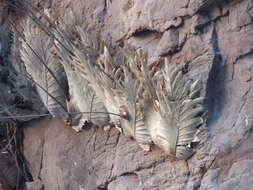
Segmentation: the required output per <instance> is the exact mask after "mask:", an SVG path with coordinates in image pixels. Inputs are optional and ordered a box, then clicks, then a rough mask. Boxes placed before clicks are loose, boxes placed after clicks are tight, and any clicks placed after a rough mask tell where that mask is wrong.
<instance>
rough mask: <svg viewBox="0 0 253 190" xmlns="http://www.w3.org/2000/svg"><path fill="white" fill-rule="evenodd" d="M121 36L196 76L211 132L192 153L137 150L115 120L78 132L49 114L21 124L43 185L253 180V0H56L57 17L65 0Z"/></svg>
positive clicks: (165, 185)
mask: <svg viewBox="0 0 253 190" xmlns="http://www.w3.org/2000/svg"><path fill="white" fill-rule="evenodd" d="M71 6H73V9H74V10H75V11H81V12H82V14H83V18H84V21H85V22H87V23H88V24H89V25H90V27H91V28H92V30H94V31H97V32H99V33H100V36H101V38H102V39H103V40H105V42H106V44H107V45H108V46H109V48H110V52H111V53H112V54H113V55H114V56H117V53H118V48H117V45H121V46H123V45H124V44H127V43H129V44H131V45H133V46H135V47H136V48H143V49H144V50H146V51H148V52H149V58H150V59H149V61H150V62H152V61H155V60H157V59H158V58H159V56H161V55H162V56H164V55H166V56H168V57H169V60H170V63H173V64H182V65H186V66H187V68H188V70H189V75H190V76H191V77H193V78H201V79H202V81H203V87H204V89H203V92H202V93H203V94H204V95H205V96H206V106H207V109H208V113H207V116H208V119H207V124H206V127H207V129H208V130H207V131H208V132H207V133H206V135H203V137H202V139H201V143H200V145H199V146H198V151H197V152H196V154H195V155H194V156H193V157H192V158H191V159H190V160H188V161H179V160H176V159H174V158H171V157H169V156H166V155H165V154H164V153H163V152H162V151H161V150H159V149H158V148H157V147H152V151H151V152H147V153H145V152H143V151H142V150H141V149H140V148H139V147H138V145H137V144H136V142H134V141H132V140H130V139H127V138H126V137H124V136H122V135H120V134H119V133H118V131H117V130H116V129H111V130H110V131H109V132H108V131H103V130H102V129H99V128H91V129H87V130H85V131H84V132H82V133H78V134H76V133H75V132H74V131H72V130H71V129H70V128H68V127H66V126H64V125H63V123H62V122H60V121H56V120H51V119H49V118H46V119H42V120H39V121H34V122H32V123H30V124H29V125H28V126H27V127H26V129H25V139H24V147H25V152H24V153H25V156H26V159H27V160H28V162H29V163H30V170H31V173H32V175H33V178H34V181H35V182H36V181H37V182H38V183H41V184H43V185H44V188H45V189H46V190H53V189H61V190H67V189H79V190H83V189H85V190H86V189H87V190H93V189H97V190H99V189H100V190H101V189H104V190H106V189H108V190H118V189H123V190H127V189H129V190H130V189H131V190H143V189H145V190H161V189H166V190H172V189H173V190H174V189H175V190H179V189H187V190H194V189H202V190H205V189H212V190H214V189H219V190H221V189H222V190H230V189H245V190H246V189H253V180H252V174H253V170H252V169H253V165H252V163H253V146H252V140H253V134H252V127H253V109H252V108H253V105H252V104H253V96H252V94H253V93H252V88H251V86H252V76H253V72H252V69H253V68H252V65H253V24H252V18H253V2H252V1H251V0H240V1H239V0H230V1H215V0H180V1H177V0H167V1H165V0H146V1H137V0H118V1H116V0H110V1H109V0H93V1H88V0H61V1H60V0H55V1H53V3H52V10H53V11H51V12H52V15H53V16H54V17H55V18H57V17H59V16H60V15H61V14H63V12H64V11H66V10H67V9H68V8H69V7H71Z"/></svg>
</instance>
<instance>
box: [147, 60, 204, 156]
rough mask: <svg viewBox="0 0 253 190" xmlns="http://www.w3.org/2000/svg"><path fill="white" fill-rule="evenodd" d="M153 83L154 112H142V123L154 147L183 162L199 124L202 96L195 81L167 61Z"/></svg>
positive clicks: (201, 120) (191, 152)
mask: <svg viewBox="0 0 253 190" xmlns="http://www.w3.org/2000/svg"><path fill="white" fill-rule="evenodd" d="M159 79H160V80H157V83H156V89H157V97H158V99H157V100H156V101H157V102H156V103H157V107H158V111H152V109H147V110H146V113H145V114H146V118H147V120H146V123H147V125H148V127H149V130H150V133H151V136H152V139H153V141H154V143H155V144H156V145H158V146H159V147H161V148H162V149H163V150H164V151H165V152H166V153H168V154H170V155H174V156H176V157H177V158H179V159H183V160H186V159H188V158H189V157H190V156H191V155H192V154H193V153H194V150H193V148H192V147H191V143H192V141H193V140H194V138H195V137H196V133H197V129H198V127H199V126H200V125H201V124H203V118H202V116H201V114H202V113H203V111H204V107H203V100H204V98H203V97H200V90H201V86H200V84H199V81H191V80H189V79H187V77H186V76H185V74H184V73H183V72H182V69H180V68H178V67H176V66H175V67H172V66H171V65H170V64H169V63H168V62H166V64H165V68H164V70H163V72H161V73H160V76H159Z"/></svg>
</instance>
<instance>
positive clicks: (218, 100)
mask: <svg viewBox="0 0 253 190" xmlns="http://www.w3.org/2000/svg"><path fill="white" fill-rule="evenodd" d="M211 43H212V45H213V53H214V59H213V64H212V68H211V70H210V73H209V76H208V80H207V88H206V95H207V99H206V102H205V104H206V106H207V110H208V113H207V127H211V126H212V125H213V124H214V123H215V122H216V121H217V119H218V118H219V117H220V114H221V112H222V110H223V108H224V103H225V96H226V95H225V88H226V66H225V65H223V64H224V60H223V59H222V55H221V52H220V49H219V44H218V37H217V32H216V29H215V27H214V31H213V34H212V40H211Z"/></svg>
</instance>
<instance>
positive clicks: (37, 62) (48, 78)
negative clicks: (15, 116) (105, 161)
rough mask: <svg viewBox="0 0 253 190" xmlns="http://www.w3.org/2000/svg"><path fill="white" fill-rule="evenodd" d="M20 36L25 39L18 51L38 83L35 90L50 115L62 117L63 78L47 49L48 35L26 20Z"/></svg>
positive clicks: (54, 58)
mask: <svg viewBox="0 0 253 190" xmlns="http://www.w3.org/2000/svg"><path fill="white" fill-rule="evenodd" d="M24 38H25V40H26V41H24V40H23V41H22V44H21V46H22V48H21V51H20V52H21V58H22V60H23V62H24V64H25V67H26V70H27V73H28V74H29V75H31V76H32V78H33V80H34V81H35V82H36V83H37V84H39V86H40V87H38V86H37V91H38V93H39V95H40V97H41V99H42V102H43V103H44V105H45V106H46V107H47V109H48V111H49V112H50V113H51V114H52V116H53V117H56V118H58V119H62V120H66V119H67V118H68V113H67V104H66V101H67V92H66V91H67V88H68V87H67V80H66V75H65V72H64V70H63V67H62V65H61V64H60V63H59V60H58V58H57V57H56V56H55V55H54V54H53V53H52V52H51V51H52V43H51V40H50V38H49V37H48V36H46V35H45V34H43V33H38V32H36V28H35V26H34V25H33V24H32V23H31V21H30V20H28V21H27V23H26V25H25V27H24ZM59 81H61V83H60V82H59ZM41 87H42V88H41ZM59 113H60V115H59Z"/></svg>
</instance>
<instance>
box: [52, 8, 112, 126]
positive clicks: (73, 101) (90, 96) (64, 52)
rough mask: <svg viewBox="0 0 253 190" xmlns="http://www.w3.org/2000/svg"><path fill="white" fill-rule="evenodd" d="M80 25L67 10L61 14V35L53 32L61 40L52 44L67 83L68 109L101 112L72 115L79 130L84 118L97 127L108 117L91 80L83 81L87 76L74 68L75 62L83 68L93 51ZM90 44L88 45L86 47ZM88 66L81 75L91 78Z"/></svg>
mask: <svg viewBox="0 0 253 190" xmlns="http://www.w3.org/2000/svg"><path fill="white" fill-rule="evenodd" d="M80 27H81V22H80V21H79V19H78V18H77V17H75V16H74V13H73V12H72V11H70V12H68V13H67V14H66V15H65V16H64V18H63V19H62V22H60V25H59V28H60V31H61V34H59V33H58V32H55V34H56V37H57V38H58V40H60V41H61V42H62V43H61V44H60V43H56V45H57V49H58V54H59V55H60V57H61V63H62V65H63V66H64V69H65V71H66V74H67V78H68V82H69V86H70V102H69V104H68V108H69V110H73V111H77V112H105V113H104V114H103V113H99V114H98V113H91V114H89V115H76V116H74V117H73V118H72V124H71V125H72V126H73V127H74V128H76V129H77V130H79V129H81V128H82V126H83V125H84V123H85V122H87V121H91V122H92V123H93V124H95V125H98V126H104V125H108V123H109V116H108V114H106V109H105V107H104V106H103V103H102V102H101V100H100V99H99V98H98V96H97V95H96V94H95V93H94V90H93V89H92V88H91V85H90V82H89V81H93V80H87V78H85V77H83V75H84V73H83V72H80V69H78V65H81V66H82V67H83V66H84V67H85V68H86V67H87V66H90V64H89V63H90V62H88V63H87V61H89V60H88V59H89V57H90V56H92V53H93V51H94V50H95V47H93V45H92V44H91V43H92V40H91V38H89V37H88V36H86V35H85V32H83V31H82V29H81V28H80ZM90 46H92V48H89V47H90ZM93 48H94V50H93ZM91 69H92V67H91V68H90V69H88V70H87V71H88V73H87V75H85V76H89V77H91V78H92V77H93V75H94V73H92V72H93V71H92V70H91ZM92 79H93V78H92Z"/></svg>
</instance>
